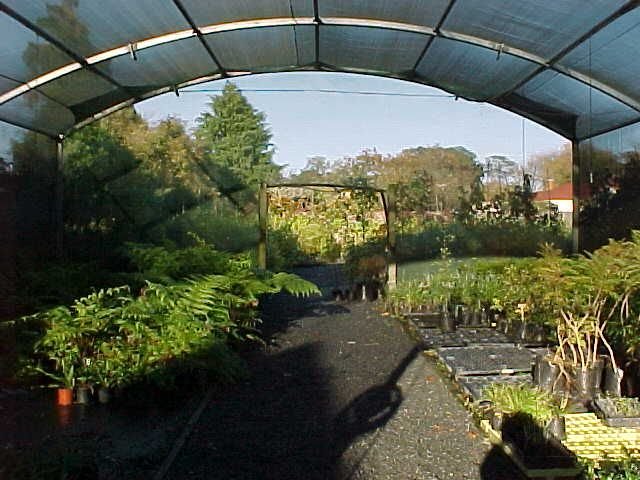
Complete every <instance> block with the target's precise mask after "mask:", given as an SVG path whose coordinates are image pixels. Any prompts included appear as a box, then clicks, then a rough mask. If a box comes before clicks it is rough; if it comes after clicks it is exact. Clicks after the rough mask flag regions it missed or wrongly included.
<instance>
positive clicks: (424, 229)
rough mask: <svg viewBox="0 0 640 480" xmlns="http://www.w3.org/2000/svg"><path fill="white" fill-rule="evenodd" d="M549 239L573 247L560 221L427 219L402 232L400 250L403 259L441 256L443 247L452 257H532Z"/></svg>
mask: <svg viewBox="0 0 640 480" xmlns="http://www.w3.org/2000/svg"><path fill="white" fill-rule="evenodd" d="M545 243H549V244H553V245H555V246H556V247H557V248H559V249H561V250H563V251H565V252H568V251H569V250H570V242H569V234H568V232H567V231H565V230H564V229H563V228H562V227H561V226H559V225H552V226H547V225H544V224H540V223H525V222H519V221H514V220H501V221H479V222H476V223H465V222H451V223H440V222H426V223H423V224H416V225H415V226H414V227H413V228H412V230H411V231H408V232H407V231H406V230H405V233H403V234H401V235H399V236H398V246H397V252H398V259H399V260H426V259H430V258H438V257H440V256H441V254H442V250H443V248H446V250H447V252H448V255H450V256H452V257H467V256H494V255H495V256H513V257H530V256H535V255H536V254H537V252H538V250H539V249H540V247H541V246H542V245H543V244H545Z"/></svg>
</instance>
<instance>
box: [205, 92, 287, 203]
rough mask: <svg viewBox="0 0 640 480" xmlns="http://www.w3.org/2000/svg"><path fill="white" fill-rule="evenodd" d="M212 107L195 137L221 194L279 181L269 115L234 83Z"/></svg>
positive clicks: (212, 102) (252, 188)
mask: <svg viewBox="0 0 640 480" xmlns="http://www.w3.org/2000/svg"><path fill="white" fill-rule="evenodd" d="M209 106H210V108H211V111H210V112H205V113H203V114H202V115H200V117H198V119H197V123H198V127H197V129H196V132H195V134H196V140H197V144H198V147H199V150H200V155H201V158H202V161H203V166H204V168H205V169H206V171H207V172H208V174H209V175H210V176H212V177H215V179H216V183H217V184H218V186H219V187H220V189H221V191H223V192H224V190H227V193H233V191H239V190H243V189H247V188H248V189H249V190H255V189H256V188H257V186H258V185H259V184H260V182H263V181H264V182H268V181H270V180H274V179H275V178H277V177H278V174H279V172H280V168H281V167H279V166H277V165H275V164H274V163H273V162H272V157H273V153H274V151H273V146H272V144H271V143H270V141H271V133H270V132H269V130H268V128H267V127H266V125H265V115H264V114H263V113H262V112H259V111H257V110H256V109H254V108H253V107H252V106H251V104H250V103H249V102H248V101H247V99H246V98H245V97H244V95H242V93H241V92H240V91H239V90H238V88H237V87H236V86H235V85H234V84H233V83H227V84H226V85H225V87H224V90H223V93H222V95H219V96H217V97H212V98H211V102H210V103H209Z"/></svg>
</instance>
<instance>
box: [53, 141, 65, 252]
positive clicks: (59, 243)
mask: <svg viewBox="0 0 640 480" xmlns="http://www.w3.org/2000/svg"><path fill="white" fill-rule="evenodd" d="M63 142H64V138H63V137H62V136H60V138H59V139H58V141H57V142H56V144H57V149H56V183H55V206H54V215H55V218H54V224H55V225H54V229H55V252H56V258H58V260H62V258H63V257H64V211H63V208H64V205H63V204H64V178H63V171H62V169H63V167H64V148H63V147H64V145H63Z"/></svg>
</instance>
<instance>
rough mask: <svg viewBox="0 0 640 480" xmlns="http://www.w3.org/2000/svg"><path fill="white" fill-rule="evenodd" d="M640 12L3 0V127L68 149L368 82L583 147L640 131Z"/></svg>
mask: <svg viewBox="0 0 640 480" xmlns="http://www.w3.org/2000/svg"><path fill="white" fill-rule="evenodd" d="M639 4H640V1H638V0H635V1H623V0H588V1H585V0H527V1H522V0H1V1H0V32H1V33H0V35H2V42H0V120H1V121H4V122H6V123H9V124H12V125H15V126H20V127H23V128H27V129H30V130H34V131H38V132H40V133H44V134H46V135H48V136H52V137H58V136H59V135H65V134H67V133H68V132H70V131H71V130H73V129H74V128H78V127H79V126H81V125H83V124H85V123H86V122H89V121H91V120H93V119H95V118H97V117H99V116H101V115H105V114H107V113H109V112H111V111H114V110H115V109H118V108H121V107H123V106H126V105H130V104H132V103H135V102H137V101H140V100H143V99H145V98H149V97H152V96H154V95H158V94H161V93H165V92H168V91H171V90H176V89H179V88H181V87H184V86H187V85H192V84H195V83H199V82H203V81H207V80H214V79H219V78H225V77H234V76H239V75H248V74H252V73H262V72H281V71H300V70H301V71H307V70H320V71H336V72H357V73H365V74H372V75H380V76H386V77H392V78H399V79H405V80H408V81H411V82H417V83H422V84H425V85H430V86H434V87H437V88H440V89H443V90H445V91H447V92H450V93H452V94H455V95H457V96H459V97H462V98H466V99H468V100H473V101H481V102H488V103H491V104H494V105H497V106H499V107H502V108H505V109H507V110H510V111H513V112H516V113H518V114H521V115H523V116H525V117H528V118H530V119H531V120H533V121H536V122H538V123H540V124H542V125H545V126H547V127H548V128H550V129H552V130H554V131H556V132H557V133H559V134H561V135H563V136H565V137H567V138H569V139H572V140H584V139H587V138H590V137H593V136H596V135H599V134H602V133H604V132H609V131H612V130H615V129H617V128H620V127H622V126H625V125H630V124H632V123H635V122H637V121H639V120H640V82H638V78H640V48H639V47H638V46H639V45H640V8H638V6H639Z"/></svg>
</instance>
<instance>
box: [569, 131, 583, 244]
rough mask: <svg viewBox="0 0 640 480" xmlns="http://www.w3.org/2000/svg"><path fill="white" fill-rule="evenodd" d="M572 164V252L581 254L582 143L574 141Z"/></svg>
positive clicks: (572, 145)
mask: <svg viewBox="0 0 640 480" xmlns="http://www.w3.org/2000/svg"><path fill="white" fill-rule="evenodd" d="M571 147H572V148H571V158H572V160H571V162H572V170H571V183H572V186H573V211H572V218H571V239H572V247H571V249H572V251H573V253H580V251H581V250H582V239H581V235H582V232H581V225H580V193H581V192H580V188H581V187H580V184H581V183H582V178H581V175H580V173H581V172H580V168H581V162H580V143H579V142H578V141H577V140H574V141H573V142H572V143H571Z"/></svg>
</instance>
